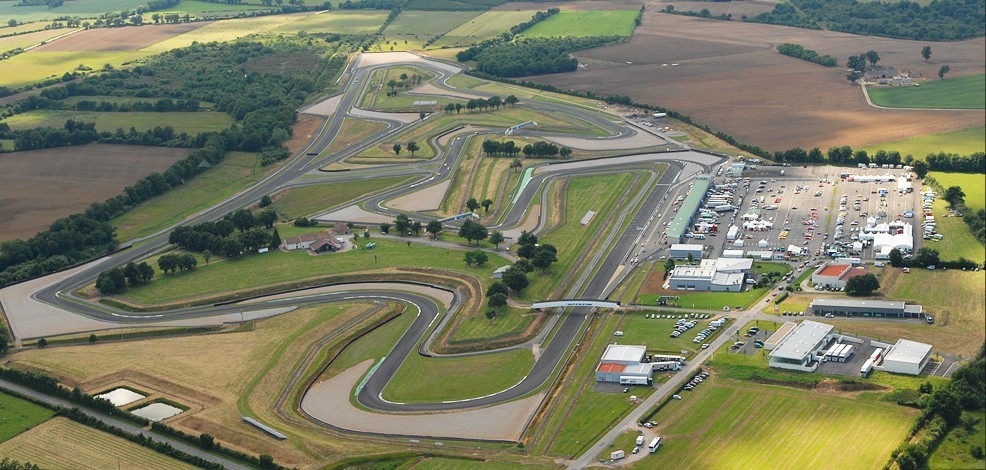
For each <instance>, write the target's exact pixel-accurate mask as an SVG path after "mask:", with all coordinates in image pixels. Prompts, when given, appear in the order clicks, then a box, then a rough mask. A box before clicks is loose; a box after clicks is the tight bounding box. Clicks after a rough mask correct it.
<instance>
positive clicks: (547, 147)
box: [522, 140, 572, 158]
mask: <svg viewBox="0 0 986 470" xmlns="http://www.w3.org/2000/svg"><path fill="white" fill-rule="evenodd" d="M522 151H523V152H524V156H526V157H534V158H555V157H561V158H569V157H571V156H572V149H570V148H568V147H558V146H557V145H555V144H552V143H551V142H548V141H544V140H541V141H538V142H534V143H533V144H527V145H525V146H524V149H523V150H522Z"/></svg>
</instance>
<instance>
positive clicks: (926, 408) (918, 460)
mask: <svg viewBox="0 0 986 470" xmlns="http://www.w3.org/2000/svg"><path fill="white" fill-rule="evenodd" d="M918 393H919V394H920V397H919V398H918V399H917V401H916V403H915V404H916V405H917V406H918V407H919V408H921V414H920V415H919V416H918V418H917V419H916V420H915V422H914V425H913V426H912V427H911V432H910V434H909V435H908V436H907V438H905V440H904V443H903V444H901V445H900V446H899V447H897V449H895V450H894V451H893V453H891V456H890V458H891V461H893V462H895V463H896V464H897V466H898V467H899V468H900V469H901V470H917V469H919V468H926V465H927V463H928V459H929V457H930V456H931V453H932V452H933V451H934V450H935V449H936V448H937V447H938V445H939V444H940V443H941V441H942V440H943V439H945V436H947V435H948V433H949V431H950V430H952V429H954V428H956V427H959V426H962V427H965V428H966V429H967V430H968V431H971V430H972V429H973V428H974V427H975V426H976V425H977V424H978V423H979V419H978V418H975V417H972V416H967V417H966V418H963V416H962V414H963V410H969V411H976V410H983V409H986V345H984V346H983V347H982V348H980V349H979V353H978V354H977V355H976V357H975V358H974V359H973V360H971V361H969V362H967V363H965V364H963V365H962V366H961V367H959V368H958V369H957V370H956V371H955V372H954V373H952V378H951V380H950V381H949V382H948V383H947V384H944V385H941V386H938V387H935V386H934V385H932V384H931V383H930V382H926V383H924V384H922V385H921V386H920V388H919V389H918ZM919 436H920V439H918V438H917V437H919ZM971 453H972V455H973V457H975V458H976V459H982V458H983V446H982V445H973V446H972V450H971ZM977 454H978V455H977ZM888 466H889V465H888Z"/></svg>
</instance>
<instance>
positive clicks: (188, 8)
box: [150, 0, 271, 15]
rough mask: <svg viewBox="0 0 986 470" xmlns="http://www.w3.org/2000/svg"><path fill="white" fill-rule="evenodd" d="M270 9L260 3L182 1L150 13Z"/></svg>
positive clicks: (200, 12)
mask: <svg viewBox="0 0 986 470" xmlns="http://www.w3.org/2000/svg"><path fill="white" fill-rule="evenodd" d="M270 9H271V7H265V6H263V5H261V4H260V2H252V3H250V2H243V3H219V2H204V1H202V0H184V1H183V2H181V4H179V5H176V6H174V7H172V8H168V9H165V10H158V11H153V12H150V13H152V14H153V13H158V14H161V15H164V14H167V13H192V14H202V13H208V14H217V13H239V12H247V11H254V10H270Z"/></svg>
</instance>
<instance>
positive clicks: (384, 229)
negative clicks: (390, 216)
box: [380, 222, 391, 233]
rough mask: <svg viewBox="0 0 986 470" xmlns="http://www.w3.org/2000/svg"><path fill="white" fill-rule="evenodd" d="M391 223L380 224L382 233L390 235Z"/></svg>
mask: <svg viewBox="0 0 986 470" xmlns="http://www.w3.org/2000/svg"><path fill="white" fill-rule="evenodd" d="M390 227H391V225H390V223H388V222H383V223H381V224H380V233H390Z"/></svg>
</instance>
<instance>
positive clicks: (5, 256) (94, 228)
mask: <svg viewBox="0 0 986 470" xmlns="http://www.w3.org/2000/svg"><path fill="white" fill-rule="evenodd" d="M106 220H107V219H98V218H95V217H92V216H90V215H88V214H73V215H70V216H68V217H65V218H62V219H58V220H56V221H55V222H54V223H53V224H51V226H50V227H49V228H48V230H45V231H43V232H40V233H38V234H37V235H35V236H33V237H31V238H29V239H27V240H9V241H5V242H2V243H0V286H5V285H9V284H12V283H14V282H19V281H23V280H25V279H30V278H33V277H38V276H41V275H44V274H48V273H51V272H55V271H58V270H60V269H64V268H66V267H69V266H71V265H73V264H76V263H79V262H81V261H84V260H87V259H90V258H92V257H95V256H99V255H102V254H105V253H107V252H110V251H112V250H113V249H115V248H116V234H115V231H114V229H113V226H112V225H110V224H109V223H107V222H106Z"/></svg>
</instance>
